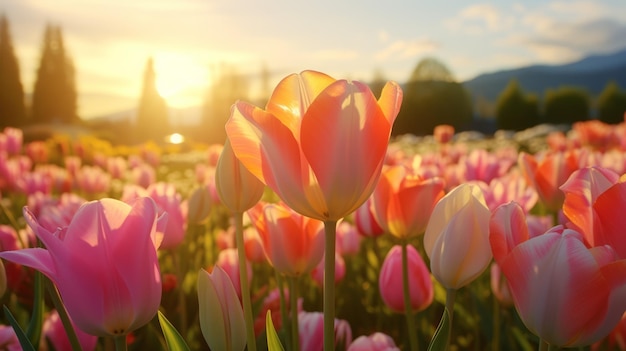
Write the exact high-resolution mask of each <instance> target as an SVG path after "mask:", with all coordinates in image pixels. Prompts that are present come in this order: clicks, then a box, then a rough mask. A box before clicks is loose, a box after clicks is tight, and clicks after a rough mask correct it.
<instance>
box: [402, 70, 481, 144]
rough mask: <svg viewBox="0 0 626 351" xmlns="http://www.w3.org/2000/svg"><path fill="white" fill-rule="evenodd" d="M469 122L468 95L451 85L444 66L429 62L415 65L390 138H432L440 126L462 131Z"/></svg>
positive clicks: (452, 82)
mask: <svg viewBox="0 0 626 351" xmlns="http://www.w3.org/2000/svg"><path fill="white" fill-rule="evenodd" d="M471 121H472V102H471V99H470V96H469V93H468V92H467V90H465V88H464V87H463V85H461V84H459V83H457V82H454V81H453V76H452V74H451V73H450V71H449V70H448V69H447V68H446V67H445V65H443V64H442V63H441V62H439V61H437V60H434V59H431V58H429V59H425V60H422V61H421V62H419V63H418V65H417V67H416V68H415V70H414V71H413V74H411V77H410V79H409V82H408V83H406V84H405V86H404V98H403V102H402V106H401V108H400V113H399V114H398V118H397V119H396V121H395V123H394V127H393V131H392V134H393V135H401V134H407V133H410V134H415V135H426V134H432V133H433V129H434V128H435V126H437V125H440V124H449V125H452V126H453V127H454V128H455V129H456V130H463V129H465V128H467V126H468V125H469V123H470V122H471Z"/></svg>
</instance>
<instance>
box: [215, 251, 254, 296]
mask: <svg viewBox="0 0 626 351" xmlns="http://www.w3.org/2000/svg"><path fill="white" fill-rule="evenodd" d="M215 265H216V266H217V267H220V268H221V269H222V270H224V272H226V274H228V276H229V277H230V279H231V280H232V281H233V286H234V287H235V291H236V292H237V296H239V298H241V280H240V278H239V255H238V254H237V249H235V248H231V249H225V250H222V251H220V253H219V254H218V255H217V260H215ZM246 269H247V273H248V284H250V281H251V280H252V266H251V265H250V262H248V261H246Z"/></svg>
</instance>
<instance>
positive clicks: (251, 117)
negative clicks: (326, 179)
mask: <svg viewBox="0 0 626 351" xmlns="http://www.w3.org/2000/svg"><path fill="white" fill-rule="evenodd" d="M226 133H227V134H228V138H229V140H230V143H231V146H232V148H233V152H234V153H235V156H237V158H238V159H239V161H241V163H242V164H243V165H244V166H245V167H246V168H247V169H248V170H249V171H250V172H251V173H252V174H254V175H255V176H256V177H257V178H259V180H261V181H262V182H263V183H265V184H266V185H267V186H268V187H270V188H271V189H272V190H274V192H276V193H277V194H278V196H280V198H281V199H282V200H283V201H284V202H285V203H286V204H287V205H289V207H291V208H293V209H294V210H296V211H298V212H299V213H302V214H305V215H307V216H311V217H318V216H319V214H318V213H319V211H317V208H319V207H320V205H319V199H321V196H320V195H311V194H312V193H315V189H316V188H311V187H310V186H309V185H310V184H311V183H312V182H311V181H310V177H311V174H310V169H309V166H308V164H307V163H306V161H305V160H304V159H303V157H302V155H301V153H300V146H299V145H298V142H297V140H296V139H295V137H294V135H293V134H292V132H291V131H290V129H289V128H288V127H287V126H286V125H285V124H283V123H282V122H281V121H280V120H279V119H278V118H277V117H275V116H274V115H272V114H270V113H267V112H265V111H263V110H261V109H259V108H257V107H254V106H252V105H250V104H247V103H244V102H238V103H236V104H235V106H234V107H233V109H232V115H231V118H230V119H229V120H228V122H227V123H226ZM303 194H304V195H303ZM303 196H305V197H307V198H309V200H312V199H313V198H318V200H317V201H311V202H312V203H315V204H316V205H315V207H312V206H311V205H310V203H309V201H302V197H303Z"/></svg>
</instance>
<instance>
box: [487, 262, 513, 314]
mask: <svg viewBox="0 0 626 351" xmlns="http://www.w3.org/2000/svg"><path fill="white" fill-rule="evenodd" d="M490 273H491V275H490V284H491V292H492V293H493V295H494V296H495V297H496V299H498V301H499V302H500V303H501V304H502V305H503V306H511V305H513V297H512V296H511V290H510V289H509V283H507V281H506V278H505V277H504V276H503V275H502V270H501V269H500V266H498V264H497V263H492V264H491V272H490Z"/></svg>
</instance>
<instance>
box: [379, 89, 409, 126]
mask: <svg viewBox="0 0 626 351" xmlns="http://www.w3.org/2000/svg"><path fill="white" fill-rule="evenodd" d="M402 94H403V93H402V88H400V85H398V83H396V82H387V84H385V86H384V87H383V90H382V92H381V93H380V98H379V99H378V105H379V106H380V108H381V109H382V111H383V113H384V114H385V117H387V121H389V125H391V126H393V122H394V121H395V120H396V117H397V116H398V113H399V112H400V106H401V105H402Z"/></svg>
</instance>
